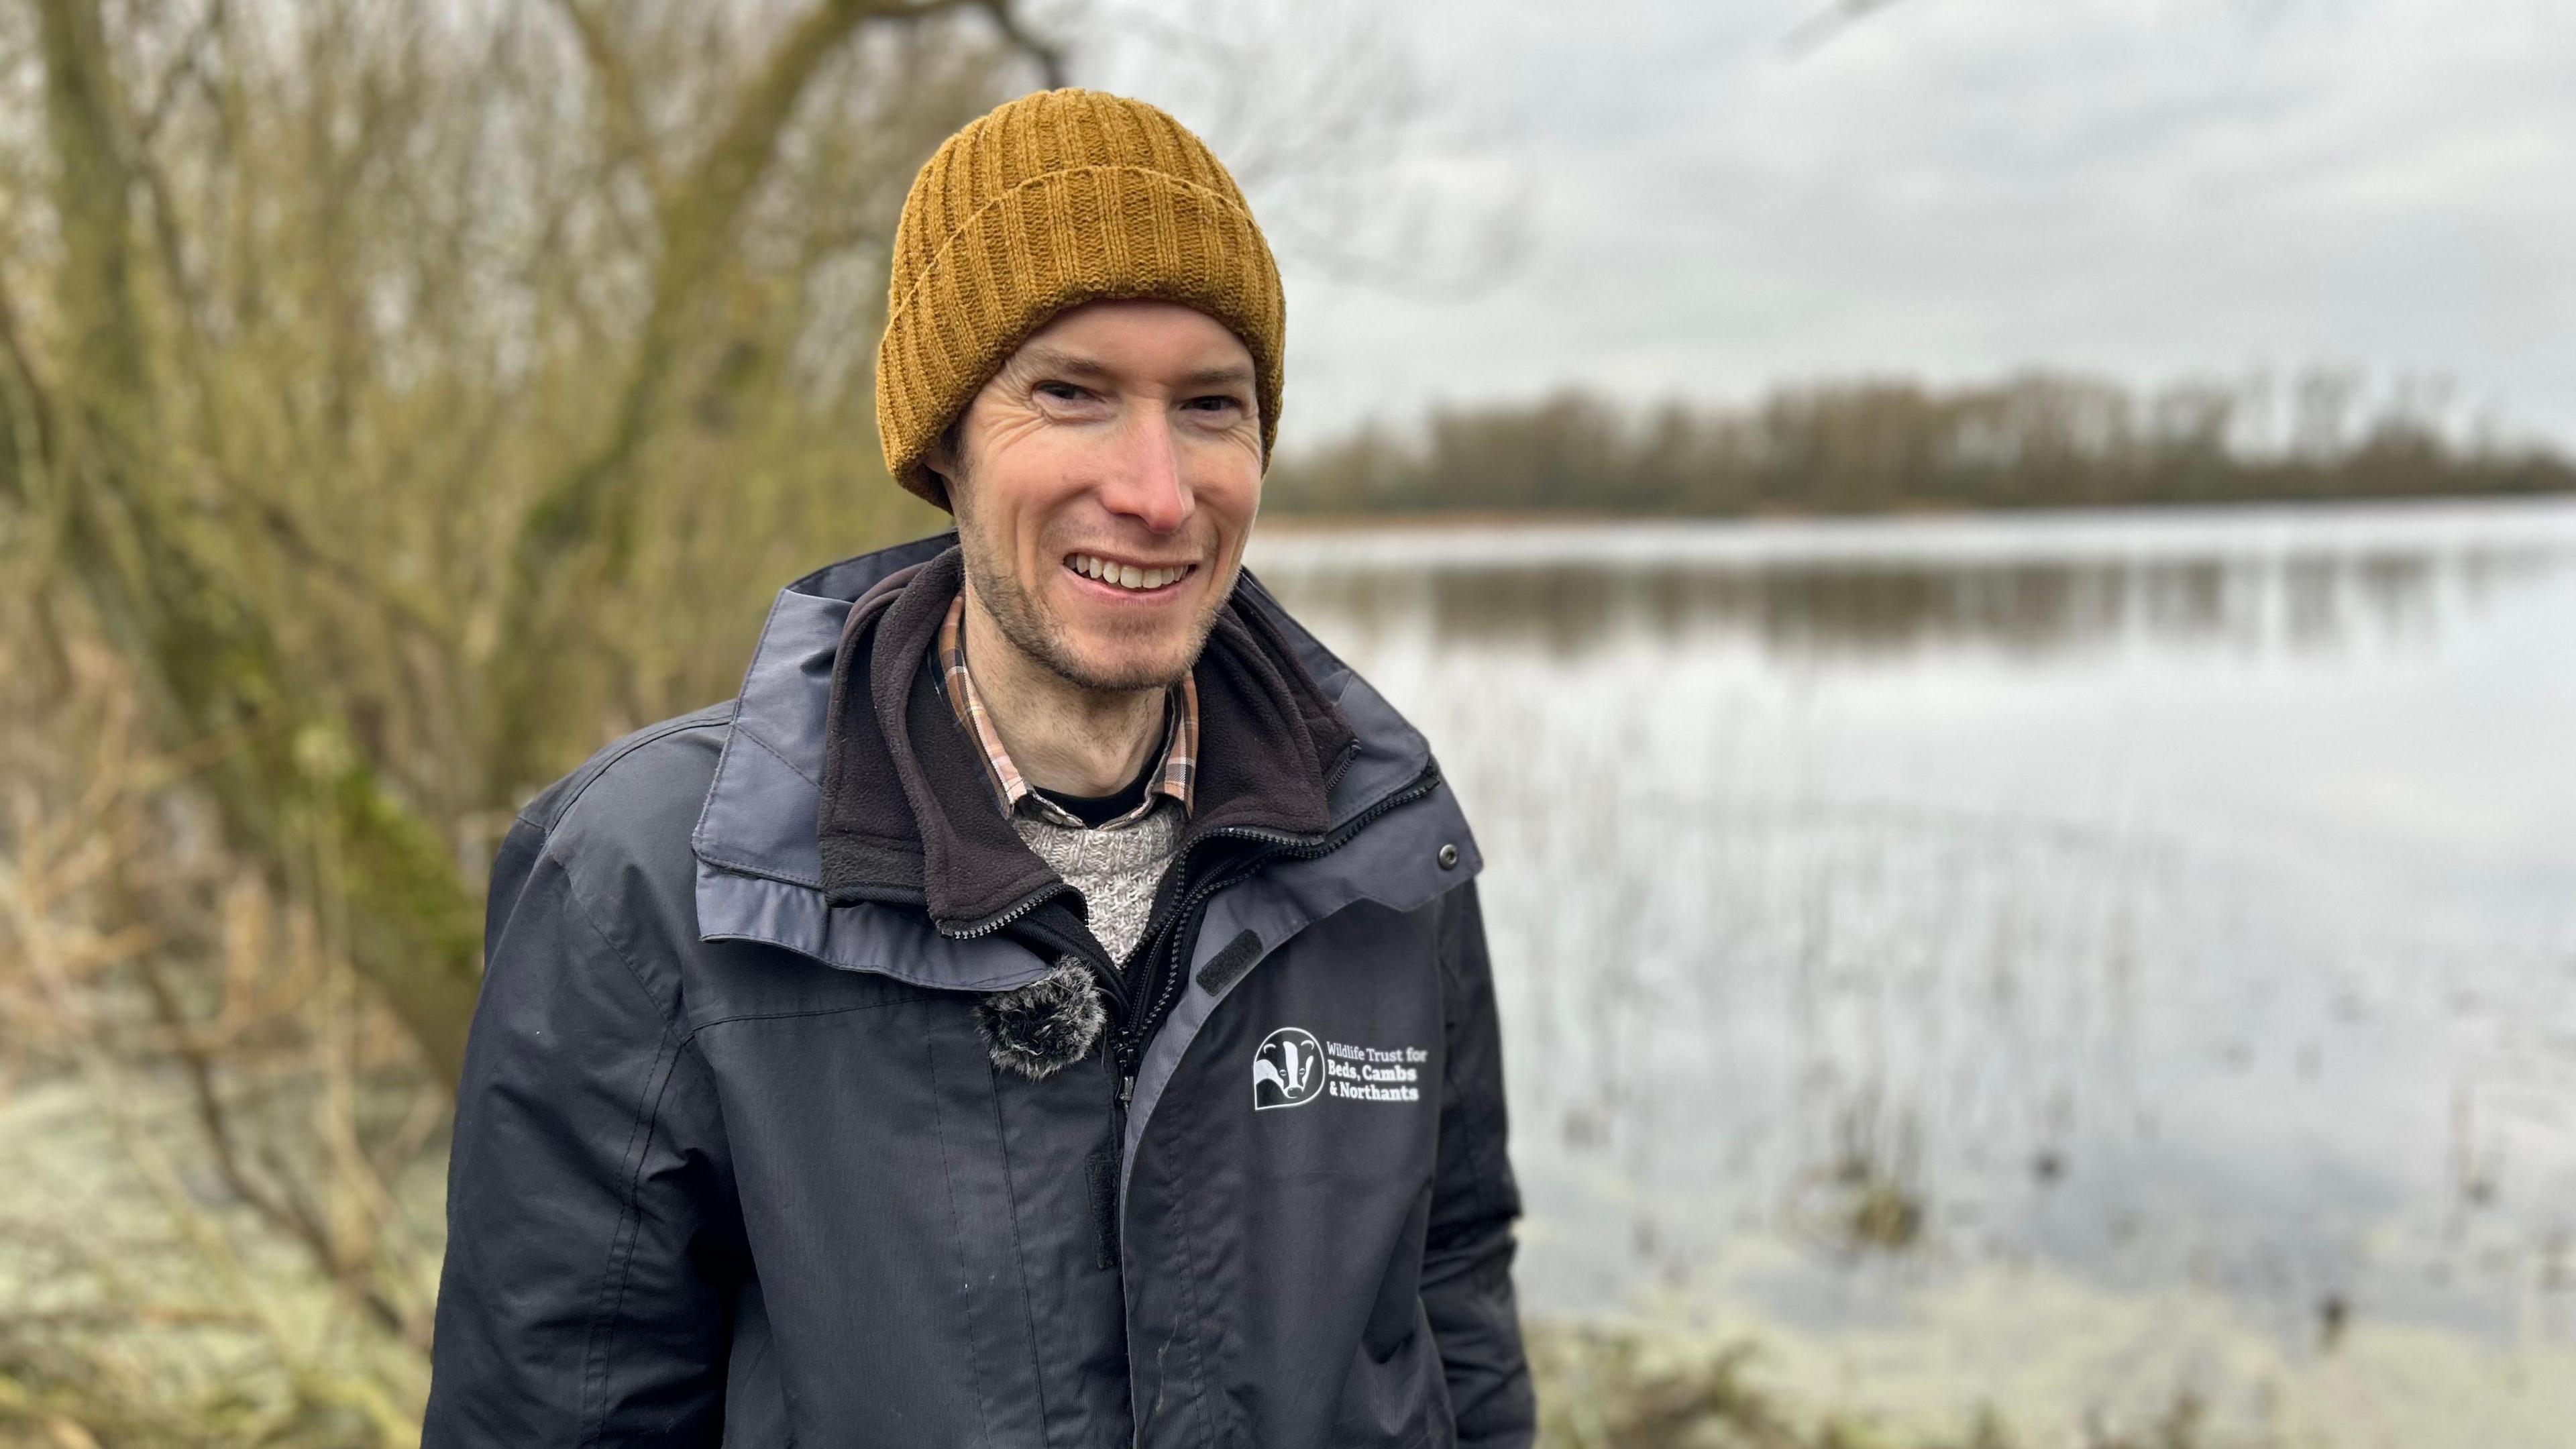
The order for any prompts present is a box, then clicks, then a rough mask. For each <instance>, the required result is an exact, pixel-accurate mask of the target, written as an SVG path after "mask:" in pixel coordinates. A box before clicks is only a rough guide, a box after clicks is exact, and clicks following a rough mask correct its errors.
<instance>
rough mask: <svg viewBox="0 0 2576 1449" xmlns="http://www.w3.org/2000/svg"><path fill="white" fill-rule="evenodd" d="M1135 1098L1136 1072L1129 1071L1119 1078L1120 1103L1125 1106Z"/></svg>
mask: <svg viewBox="0 0 2576 1449" xmlns="http://www.w3.org/2000/svg"><path fill="white" fill-rule="evenodd" d="M1135 1100H1136V1074H1135V1073H1134V1072H1129V1073H1127V1074H1126V1075H1125V1076H1122V1077H1120V1078H1119V1079H1118V1105H1119V1106H1121V1107H1124V1106H1126V1105H1127V1104H1128V1103H1130V1102H1132V1101H1135Z"/></svg>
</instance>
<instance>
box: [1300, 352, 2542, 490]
mask: <svg viewBox="0 0 2576 1449" xmlns="http://www.w3.org/2000/svg"><path fill="white" fill-rule="evenodd" d="M2441 398H2442V394H2441V393H2440V392H2439V391H2438V390H2436V389H2430V388H2425V387H2419V386H2408V387H2399V388H2397V389H2394V390H2393V391H2391V393H2390V394H2389V395H2388V396H2387V397H2386V398H2385V399H2384V400H2382V401H2380V402H2378V403H2376V404H2375V405H2371V406H2364V405H2363V403H2362V387H2361V384H2360V381H2359V379H2358V378H2357V377H2355V376H2353V375H2351V374H2345V373H2313V374H2310V375H2308V376H2306V377H2303V378H2300V379H2299V380H2297V381H2296V382H2294V383H2292V384H2291V385H2290V386H2289V387H2287V388H2286V389H2283V390H2281V391H2280V392H2279V393H2278V394H2276V392H2275V390H2274V389H2273V388H2271V387H2269V386H2266V385H2263V384H2259V383H2258V384H2249V385H2241V386H2229V385H2217V384H2190V385H2184V386H2177V387H2170V388H2166V389H2163V390H2160V391H2156V392H2153V393H2146V394H2141V393H2137V392H2133V391H2131V390H2129V389H2126V388H2123V387H2121V386H2119V385H2117V384H2113V383H2108V382H2103V381H2099V380H2095V379H2089V378H2080V377H2069V376H2065V375H2059V374H2047V373H2035V374H2028V375H2023V376H2019V377H2014V378H2011V379H2008V380H2006V381H2003V382H2000V383H1995V384H1989V385H1980V386H1965V387H1956V388H1934V387H1928V386H1925V385H1922V384H1919V383H1912V382H1884V381H1863V382H1850V383H1829V384H1822V385H1813V386H1803V387H1796V388H1784V389H1782V390H1780V391H1777V392H1774V393H1772V394H1771V395H1770V396H1769V397H1767V398H1765V399H1764V400H1762V401H1761V402H1759V403H1757V404H1754V405H1752V406H1749V407H1707V406H1692V405H1687V404H1682V403H1667V404H1664V405H1661V406H1658V407H1654V408H1651V409H1648V410H1644V411H1642V412H1640V411H1636V410H1630V409H1622V408H1619V407H1616V406H1614V405H1612V404H1610V403H1609V402H1606V401H1604V400H1603V399H1601V398H1600V397H1597V396H1595V395H1592V394H1589V393H1583V392H1568V393H1560V394H1558V395H1556V396H1553V397H1549V398H1546V399H1543V400H1540V401H1537V402H1531V403H1518V404H1508V405H1501V406H1489V407H1474V408H1457V409H1443V410H1440V411H1438V412H1435V413H1434V414H1433V415H1432V417H1431V418H1430V419H1429V421H1428V423H1427V425H1425V426H1424V427H1422V428H1420V429H1419V430H1415V431H1411V432H1398V431H1394V430H1390V429H1387V428H1385V427H1383V426H1371V427H1368V428H1364V429H1362V430H1361V431H1359V432H1358V433H1356V434H1353V435H1351V436H1349V437H1346V438H1344V439H1342V440H1340V441H1338V442H1335V443H1332V444H1328V445H1326V446H1324V447H1321V448H1317V449H1314V450H1311V451H1308V452H1306V453H1303V454H1300V455H1295V456H1292V457H1289V458H1285V459H1283V460H1281V462H1280V464H1279V465H1278V466H1277V467H1276V468H1275V469H1274V470H1273V471H1272V474H1271V480H1270V483H1269V486H1268V487H1267V489H1266V490H1265V503H1266V505H1267V506H1268V507H1269V508H1271V509H1273V510H1277V511H1284V512H1306V513H1388V512H1400V513H1414V512H1437V511H1468V510H1473V511H1542V512H1547V511H1555V512H1609V513H1661V514H1734V513H1760V512H1814V513H1860V512H1876V511H1882V510H1890V509H1905V508H2037V507H2061V506H2080V505H2102V504H2180V503H2222V502H2241V501H2258V500H2272V501H2279V500H2297V499H2345V498H2400V497H2425V496H2442V495H2464V494H2500V493H2546V492H2563V491H2569V490H2576V465H2571V464H2570V462H2569V461H2568V460H2567V459H2566V458H2565V457H2562V456H2560V455H2558V454H2556V453H2552V452H2550V451H2547V450H2546V449H2543V448H2540V447H2538V446H2533V445H2521V446H2506V445H2503V444H2500V443H2497V442H2494V441H2492V440H2491V439H2487V438H2476V439H2472V440H2467V441H2464V440H2463V431H2464V430H2462V429H2460V428H2457V427H2454V426H2452V425H2450V423H2449V421H2448V420H2447V419H2446V417H2445V416H2444V408H2443V407H2442V405H2441Z"/></svg>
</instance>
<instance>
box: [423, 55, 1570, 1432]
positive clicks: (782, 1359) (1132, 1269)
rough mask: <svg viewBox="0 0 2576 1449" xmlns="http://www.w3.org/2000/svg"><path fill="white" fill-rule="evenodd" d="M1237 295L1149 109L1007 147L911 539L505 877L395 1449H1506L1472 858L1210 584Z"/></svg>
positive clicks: (833, 575) (1028, 122) (931, 229)
mask: <svg viewBox="0 0 2576 1449" xmlns="http://www.w3.org/2000/svg"><path fill="white" fill-rule="evenodd" d="M1282 313H1283V307H1282V301H1281V295H1280V291H1279V281H1278V276H1277V273H1276V270H1275V268H1274V265H1273V263H1272V260H1271V256H1270V253H1269V250H1268V248H1267V246H1266V244H1265V243H1264V242H1263V241H1262V238H1261V234H1260V232H1259V230H1258V229H1257V228H1255V226H1254V225H1253V221H1252V217H1251V215H1250V213H1249V212H1248V211H1247V210H1246V209H1245V206H1244V202H1243V198H1242V194H1241V193H1240V191H1238V190H1237V188H1236V187H1235V184H1234V182H1233V180H1232V178H1231V177H1229V176H1228V175H1227V174H1226V172H1225V170H1224V168H1223V167H1222V166H1220V165H1219V164H1218V163H1217V161H1216V159H1215V158H1214V157H1213V156H1212V155H1210V154H1209V153H1208V151H1207V149H1206V147H1205V146H1204V145H1203V144H1201V143H1200V141H1199V140H1198V139H1197V138H1196V137H1195V136H1192V135H1190V134H1189V133H1188V132H1187V131H1185V130H1183V129H1182V128H1181V127H1180V126H1179V125H1177V124H1176V123H1174V122H1173V121H1172V120H1171V118H1170V117H1168V116H1166V115H1164V114H1163V113H1162V112H1160V111H1158V110H1155V109H1154V108H1152V107H1150V106H1145V105H1141V104H1138V103H1136V102H1132V101H1126V100H1121V99H1118V98H1115V97H1110V96H1105V95H1100V94H1097V93H1093V92H1086V91H1079V90H1065V91H1055V92H1049V93H1046V94H1042V95H1037V96H1031V97H1026V98H1023V99H1021V100H1018V101H1014V102H1012V103H1010V104H1008V105H1005V106H1002V107H1000V108H999V109H997V110H995V111H994V112H992V113H991V114H990V115H988V116H986V117H984V118H982V119H981V120H978V121H976V122H974V123H973V124H971V125H969V126H967V127H966V128H965V129H964V130H962V131H960V132H959V133H958V134H957V135H955V136H954V137H951V138H950V139H949V140H948V142H947V143H946V144H945V145H943V146H942V147H941V149H940V151H939V153H938V154H937V155H936V156H934V157H933V158H932V159H931V161H930V162H929V164H928V165H927V166H925V167H924V168H923V170H922V172H921V174H920V176H919V178H918V179H917V180H916V181H915V183H914V185H913V188H912V191H911V194H910V196H909V197H908V198H907V200H906V201H905V204H904V211H903V217H902V220H901V223H900V225H899V228H898V231H897V238H896V246H895V252H894V261H893V282H892V289H891V306H890V310H889V313H888V322H887V326H886V334H885V340H884V343H883V346H882V348H881V349H880V353H879V364H878V368H879V370H878V423H879V429H880V431H881V433H882V434H883V437H884V442H885V450H886V461H887V464H888V466H889V468H890V469H891V470H892V472H893V474H894V476H895V477H896V478H897V479H899V480H900V481H902V482H903V483H904V484H905V485H906V486H908V487H910V488H912V489H913V490H915V491H916V492H919V493H920V494H922V495H923V496H924V497H927V498H929V499H931V500H932V501H934V502H941V503H944V504H946V505H948V506H950V507H951V508H952V510H953V511H954V513H955V514H956V518H957V533H956V536H955V538H954V539H953V540H951V539H950V538H948V537H946V536H941V537H938V538H933V539H929V540H925V541H923V542H920V543H916V544H910V545H906V546H903V547H900V548H894V549H889V550H886V551H884V552H882V553H877V554H871V555H868V556H866V557H862V558H857V559H852V560H849V561H847V562H844V563H839V564H835V565H832V566H831V567H829V568H826V569H823V570H821V571H820V572H817V573H815V574H812V575H810V576H808V577H806V578H804V579H802V580H799V581H798V582H796V583H794V584H791V585H789V586H788V587H787V589H786V590H785V591H784V592H782V593H781V594H780V595H779V597H778V602H777V604H776V606H775V607H774V609H773V610H772V612H771V614H770V618H769V622H768V625H767V626H766V628H765V630H764V632H763V634H762V636H761V640H760V644H759V646H758V648H757V650H756V651H755V653H754V655H753V658H752V662H751V666H750V670H749V673H748V675H747V677H746V678H745V680H744V684H743V690H742V694H741V696H740V698H738V699H736V700H733V701H730V702H728V703H726V704H725V705H722V706H719V707H717V708H713V709H708V710H703V711H700V712H699V713H696V714H693V715H686V716H682V717H681V718H679V719H675V720H671V721H668V722H665V723H663V724H660V725H656V726H654V727H652V728H650V729H647V730H644V731H641V732H639V733H637V734H635V735H632V736H630V737H628V738H627V739H625V740H622V741H619V742H618V743H617V744H615V745H612V746H610V747H609V748H608V749H606V750H604V751H602V752H601V753H600V754H599V755H597V756H595V757H594V758H593V759H592V760H591V761H590V762H589V763H588V764H586V765H584V766H583V767H582V768H581V769H580V770H578V771H576V772H575V773H573V774H572V775H570V776H568V777H567V778H565V779H564V780H562V781H559V782H557V783H556V784H555V785H553V786H552V787H550V788H549V789H547V790H546V791H545V792H544V793H542V794H541V795H539V796H538V797H537V798H536V800H535V801H534V802H532V803H531V804H530V805H529V806H528V808H527V810H526V812H525V813H524V814H523V815H522V816H521V817H520V819H519V820H518V822H517V824H516V826H515V827H514V828H513V830H512V832H511V834H510V836H509V838H508V840H507V842H506V843H505V845H504V846H503V848H502V850H501V853H500V857H499V860H498V862H497V863H496V864H495V866H494V868H493V881H492V894H491V906H490V914H489V920H488V926H487V952H486V970H485V976H484V986H483V996H482V1001H481V1004H480V1006H479V1008H478V1010H477V1014H476V1018H475V1023H474V1031H473V1037H472V1041H471V1044H470V1047H469V1050H468V1052H467V1060H466V1066H465V1076H464V1082H463V1086H462V1088H461V1090H460V1093H459V1101H458V1108H457V1119H456V1141H455V1151H454V1156H453V1159H452V1165H451V1168H450V1179H449V1181H450V1187H449V1205H448V1219H449V1237H448V1251H447V1264H446V1272H445V1276H444V1280H443V1283H442V1286H441V1292H440V1300H439V1306H438V1339H437V1350H436V1355H435V1364H434V1374H435V1376H434V1380H433V1384H432V1388H431V1393H430V1405H429V1418H428V1431H427V1436H426V1442H427V1444H428V1445H429V1446H430V1449H454V1446H468V1445H473V1446H481V1445H509V1446H514V1449H518V1446H535V1445H565V1446H571V1445H592V1444H643V1443H651V1444H710V1443H718V1442H721V1443H724V1444H727V1445H758V1446H772V1445H776V1446H784V1445H789V1444H794V1445H800V1446H906V1449H916V1446H946V1445H970V1444H971V1445H990V1446H1009V1449H1019V1446H1040V1445H1047V1446H1067V1449H1070V1446H1077V1445H1080V1446H1109V1445H1125V1444H1130V1443H1133V1444H1137V1445H1144V1446H1165V1445H1173V1446H1178V1445H1190V1446H1199V1445H1218V1444H1224V1445H1259V1446H1291V1445H1295V1446H1305V1445H1335V1446H1341V1445H1352V1446H1358V1445H1385V1446H1399V1445H1401V1446H1417V1445H1446V1444H1451V1443H1462V1444H1472V1445H1521V1444H1527V1443H1528V1442H1529V1440H1530V1437H1531V1433H1532V1430H1531V1405H1530V1395H1529V1388H1528V1375H1527V1371H1526V1368H1525V1366H1524V1364H1523V1360H1522V1355H1521V1347H1520V1338H1519V1329H1518V1325H1517V1321H1516V1317H1515V1311H1514V1306H1513V1299H1512V1289H1511V1279H1510V1264H1511V1258H1512V1246H1513V1245H1512V1236H1511V1224H1512V1220H1513V1218H1514V1217H1515V1216H1516V1214H1517V1212H1518V1210H1519V1203H1518V1197H1517V1194H1516V1191H1515V1189H1514V1186H1513V1182H1512V1177H1511V1172H1510V1169H1509V1167H1508V1165H1507V1163H1506V1161H1505V1157H1504V1121H1503V1097H1502V1079H1501V1063H1500V1059H1499V1053H1498V1047H1497V1041H1496V1031H1495V1021H1494V1003H1493V995H1492V989H1491V984H1490V981H1489V978H1488V974H1487V970H1486V963H1485V948H1484V938H1483V932H1482V928H1481V925H1480V922H1479V918H1478V914H1477V906H1476V897H1475V890H1474V887H1473V885H1472V884H1471V883H1470V882H1471V878H1472V877H1473V875H1474V873H1475V869H1476V864H1477V857H1476V852H1475V846H1474V844H1473V842H1472V841H1471V840H1470V839H1469V837H1468V834H1467V829H1466V824H1465V822H1464V820H1463V819H1462V818H1461V817H1460V815H1459V812H1458V807H1457V805H1456V803H1455V801H1454V800H1453V799H1452V798H1451V796H1450V794H1449V791H1448V790H1447V788H1446V787H1445V786H1444V785H1443V784H1442V783H1441V780H1440V775H1439V771H1438V768H1437V766H1436V765H1435V764H1434V763H1433V761H1432V758H1431V755H1430V751H1429V750H1428V748H1427V747H1426V746H1425V744H1424V742H1423V741H1422V739H1421V737H1420V736H1419V735H1417V734H1416V733H1415V732H1414V731H1413V730H1412V729H1411V728H1410V727H1408V726H1407V725H1406V724H1405V723H1404V721H1403V720H1401V719H1400V718H1398V717H1397V716H1396V714H1395V712H1394V711H1393V710H1391V709H1390V708H1388V706H1387V704H1386V702H1385V701H1384V700H1382V699H1380V698H1379V697H1378V696H1377V694H1376V693H1375V692H1374V691H1372V690H1371V689H1370V688H1369V686H1368V685H1367V684H1366V683H1364V682H1362V681H1361V680H1360V679H1358V678H1357V677H1356V676H1354V675H1353V674H1352V673H1351V671H1350V670H1349V669H1348V668H1346V667H1345V666H1343V665H1342V664H1341V663H1340V662H1339V661H1337V660H1335V659H1334V658H1333V657H1332V656H1331V655H1330V654H1328V653H1326V652H1325V651H1324V649H1323V648H1322V647H1321V646H1320V645H1318V644H1317V643H1316V642H1315V641H1314V640H1313V639H1312V638H1310V637H1309V636H1308V635H1306V634H1305V632H1304V631H1302V630H1301V629H1299V628H1298V627H1297V625H1296V624H1295V623H1294V622H1293V621H1291V620H1290V619H1289V618H1288V617H1287V616H1286V614H1284V613H1283V612H1282V611H1281V610H1280V608H1279V606H1278V604H1277V603H1276V602H1275V601H1273V600H1272V599H1271V598H1270V596H1269V595H1268V594H1266V593H1264V592H1263V591H1262V589H1261V588H1260V586H1259V585H1258V584H1257V583H1255V582H1254V581H1253V580H1252V579H1250V578H1249V577H1248V576H1245V575H1242V574H1241V573H1240V572H1239V571H1238V569H1239V564H1240V562H1241V559H1242V557H1243V547H1244V542H1245V539H1246V537H1247V536H1248V534H1249V533H1250V530H1251V526H1252V521H1253V515H1254V513H1255V510H1256V508H1257V506H1258V504H1259V501H1260V491H1261V474H1262V469H1263V467H1264V465H1265V463H1266V461H1267V459H1268V454H1269V450H1270V445H1271V441H1272V439H1273V437H1274V436H1275V434H1276V430H1277V425H1278V414H1279V397H1280V346H1281V332H1282Z"/></svg>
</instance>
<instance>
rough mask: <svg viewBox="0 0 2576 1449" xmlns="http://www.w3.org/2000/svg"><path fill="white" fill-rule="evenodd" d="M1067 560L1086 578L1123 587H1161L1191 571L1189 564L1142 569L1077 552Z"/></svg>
mask: <svg viewBox="0 0 2576 1449" xmlns="http://www.w3.org/2000/svg"><path fill="white" fill-rule="evenodd" d="M1065 562H1066V563H1068V564H1070V565H1072V567H1073V571H1074V572H1075V573H1078V574H1081V575H1083V576H1084V577H1085V578H1094V579H1098V580H1100V581H1101V582H1103V583H1109V584H1116V585H1117V586H1119V587H1120V588H1122V589H1138V590H1143V589H1159V588H1161V587H1163V586H1164V585H1165V584H1169V583H1173V582H1175V581H1177V580H1179V579H1180V578H1181V577H1183V576H1184V575H1186V574H1188V573H1189V571H1190V566H1189V565H1188V564H1183V565H1181V566H1180V567H1178V568H1167V569H1140V568H1138V567H1136V566H1135V565H1134V564H1120V563H1111V562H1110V561H1109V560H1107V559H1104V558H1095V557H1093V556H1092V555H1090V554H1087V553H1078V554H1075V555H1074V556H1073V557H1071V558H1069V559H1067V560H1065Z"/></svg>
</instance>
